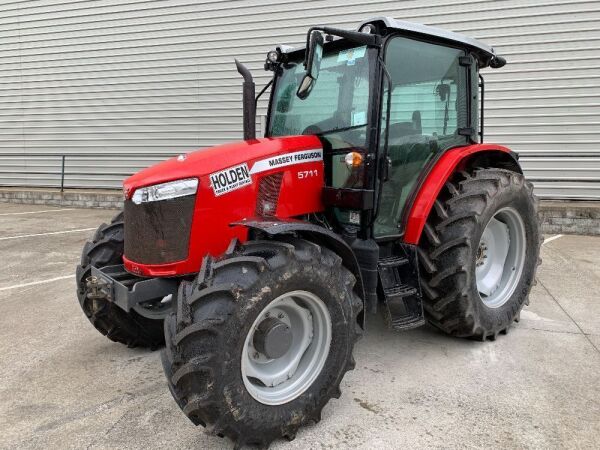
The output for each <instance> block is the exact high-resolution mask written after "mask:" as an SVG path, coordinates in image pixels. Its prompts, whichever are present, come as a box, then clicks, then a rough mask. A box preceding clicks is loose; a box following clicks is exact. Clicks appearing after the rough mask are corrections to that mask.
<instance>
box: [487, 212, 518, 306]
mask: <svg viewBox="0 0 600 450" xmlns="http://www.w3.org/2000/svg"><path fill="white" fill-rule="evenodd" d="M525 248H526V245H525V225H524V223H523V219H522V218H521V215H520V214H519V213H518V212H517V211H516V210H515V209H513V208H503V209H501V210H499V211H498V212H497V213H496V214H495V215H494V217H492V218H491V219H490V221H489V222H488V224H487V225H486V227H485V229H484V231H483V234H482V235H481V240H480V242H479V246H478V248H477V251H476V254H475V266H476V267H475V278H476V281H477V290H478V291H479V297H480V298H481V300H482V302H483V303H484V304H485V305H486V306H487V307H489V308H499V307H500V306H502V305H504V304H505V303H506V302H507V301H508V300H509V299H510V298H511V296H512V295H513V293H514V291H515V289H516V287H517V285H518V283H519V280H520V279H521V274H522V273H523V266H524V264H525Z"/></svg>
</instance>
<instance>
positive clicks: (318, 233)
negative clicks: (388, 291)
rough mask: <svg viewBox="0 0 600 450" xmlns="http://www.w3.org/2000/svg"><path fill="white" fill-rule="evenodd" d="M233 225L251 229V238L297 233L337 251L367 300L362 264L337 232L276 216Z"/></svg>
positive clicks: (362, 317) (233, 224) (363, 298)
mask: <svg viewBox="0 0 600 450" xmlns="http://www.w3.org/2000/svg"><path fill="white" fill-rule="evenodd" d="M231 225H232V226H242V227H246V228H248V229H249V231H250V235H249V238H250V239H251V238H252V237H253V236H252V235H253V234H256V233H265V234H267V235H269V236H277V235H282V234H292V233H294V234H296V235H297V236H300V237H302V238H305V239H306V240H309V241H311V242H314V243H316V244H319V245H321V246H322V247H326V248H328V249H330V250H331V251H333V252H335V253H336V254H337V255H338V256H339V257H340V258H342V263H343V264H344V266H345V267H346V268H347V269H348V270H350V272H351V273H352V274H353V275H354V277H355V278H356V285H355V286H354V290H355V292H356V293H357V294H358V296H359V297H360V298H361V300H362V301H363V306H364V302H365V288H364V285H363V279H362V275H361V271H360V266H359V264H358V260H357V259H356V255H355V254H354V252H353V251H352V248H351V247H350V246H349V245H348V244H347V243H346V241H344V240H343V239H342V238H341V237H340V236H339V235H337V234H336V233H334V232H332V231H330V230H328V229H326V228H323V227H321V226H319V225H315V224H312V223H309V222H305V221H302V220H297V219H276V218H273V219H271V218H268V219H267V218H265V219H263V218H260V217H257V218H251V219H244V220H243V221H240V222H235V223H232V224H231ZM364 316H365V314H364V309H363V313H362V314H361V315H360V316H359V317H361V322H362V323H361V324H360V325H361V326H362V327H363V328H364Z"/></svg>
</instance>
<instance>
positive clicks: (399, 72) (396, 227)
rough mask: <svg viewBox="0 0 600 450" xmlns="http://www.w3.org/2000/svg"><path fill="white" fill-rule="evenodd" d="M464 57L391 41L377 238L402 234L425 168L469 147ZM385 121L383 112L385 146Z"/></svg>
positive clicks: (460, 51)
mask: <svg viewBox="0 0 600 450" xmlns="http://www.w3.org/2000/svg"><path fill="white" fill-rule="evenodd" d="M464 56H466V52H465V50H464V49H460V48H454V47H447V46H442V45H439V44H434V43H430V42H425V41H421V40H416V39H411V38H407V37H403V36H396V37H392V38H391V39H390V41H388V43H387V45H386V50H385V62H386V66H387V69H388V71H389V73H390V77H391V80H392V95H391V107H390V120H389V136H388V152H387V157H388V160H387V170H385V171H384V172H385V179H383V180H381V182H383V186H382V191H381V196H380V199H379V209H378V215H377V218H376V220H375V224H374V234H375V237H376V238H382V237H385V236H396V235H398V234H399V233H400V232H401V230H400V226H401V225H400V220H401V217H402V213H403V209H404V206H405V204H406V201H407V198H408V197H409V195H410V193H411V191H412V190H413V189H414V188H415V185H416V184H417V179H418V178H419V175H420V174H421V172H422V171H423V169H424V167H425V166H426V164H427V163H428V162H429V161H430V160H431V159H432V158H434V157H435V156H436V155H438V154H439V153H440V152H443V151H445V150H446V149H449V148H451V147H456V146H459V145H465V144H467V143H468V140H469V137H468V136H467V135H466V133H465V130H466V129H468V128H467V127H468V124H469V122H470V121H469V99H468V93H469V92H470V89H469V86H468V82H469V81H468V80H469V76H468V70H469V69H468V68H467V67H465V66H464V65H461V57H464ZM386 98H387V92H384V94H383V99H386ZM384 103H385V100H384ZM383 109H384V112H385V107H384V108H383ZM386 122H387V121H386V117H385V113H384V114H383V117H382V122H381V133H382V134H381V139H380V141H381V142H382V143H383V142H384V139H383V136H384V133H385V127H386ZM382 147H383V144H382ZM382 150H383V149H382Z"/></svg>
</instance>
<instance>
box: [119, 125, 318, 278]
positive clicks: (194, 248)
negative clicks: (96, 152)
mask: <svg viewBox="0 0 600 450" xmlns="http://www.w3.org/2000/svg"><path fill="white" fill-rule="evenodd" d="M303 150H320V151H322V145H321V142H320V141H319V139H318V138H317V137H315V136H290V137H283V138H268V139H257V140H253V141H241V142H234V143H231V144H226V145H221V146H217V147H212V148H209V149H206V150H199V151H196V152H192V153H188V154H187V155H185V159H184V158H172V159H170V160H167V161H165V162H162V163H159V164H157V165H155V166H152V167H150V168H148V169H145V170H142V171H141V172H138V173H137V174H135V175H133V176H131V177H130V178H128V179H126V180H125V182H124V183H123V189H124V192H125V195H126V197H127V198H131V196H132V195H133V193H134V191H135V189H138V188H140V187H144V186H151V185H154V184H158V183H164V182H167V181H173V180H179V179H183V178H198V180H199V185H198V192H197V194H196V204H195V209H194V214H193V219H192V225H191V235H190V248H189V253H188V257H187V259H185V260H183V261H177V262H173V263H170V264H162V265H146V264H140V263H138V262H136V261H130V260H129V259H127V258H126V257H124V258H123V260H124V264H125V268H126V269H127V270H129V271H131V272H133V273H136V274H140V275H144V276H174V275H182V274H186V273H194V272H197V271H198V270H199V269H200V265H201V262H202V258H203V257H204V256H205V255H207V254H211V255H214V256H216V255H220V254H222V253H223V252H224V251H225V250H226V249H227V246H228V245H229V243H230V242H231V240H232V239H233V238H238V239H240V240H242V241H243V240H245V239H246V238H247V231H246V229H245V228H244V227H230V224H231V223H232V222H236V221H239V220H241V219H244V218H248V217H253V216H255V215H256V213H255V212H256V202H257V197H258V185H259V181H260V178H262V177H264V176H267V175H269V174H272V173H275V172H283V173H284V175H283V179H282V184H281V189H280V196H279V201H278V206H277V210H276V211H275V214H274V215H276V216H277V217H282V218H283V217H291V216H297V215H301V214H306V213H309V212H316V211H322V210H323V205H322V203H321V191H322V188H323V185H324V173H323V161H322V159H321V160H318V161H314V160H313V161H308V162H302V161H295V162H293V163H291V164H290V165H284V166H282V165H279V166H276V167H273V168H270V167H269V164H268V161H267V162H265V161H264V160H268V159H269V158H271V157H275V156H278V155H286V154H290V153H294V152H300V151H303ZM259 162H260V163H261V164H259V165H258V166H255V164H256V163H259ZM243 163H246V164H247V167H248V169H249V170H250V176H251V179H252V183H251V184H247V185H245V186H243V187H240V188H237V189H235V190H232V191H230V192H227V193H224V194H221V195H219V196H216V195H215V192H214V191H213V188H212V187H211V178H210V175H211V174H214V173H216V172H219V171H221V170H224V169H227V168H231V167H234V166H237V165H239V164H243ZM254 169H256V170H259V172H258V173H253V170H254ZM298 172H303V174H302V175H300V176H299V175H298ZM307 172H310V175H309V176H303V175H304V174H306V173H307ZM148 245H152V243H151V242H149V243H148Z"/></svg>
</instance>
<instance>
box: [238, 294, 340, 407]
mask: <svg viewBox="0 0 600 450" xmlns="http://www.w3.org/2000/svg"><path fill="white" fill-rule="evenodd" d="M268 320H276V321H277V322H279V324H281V323H283V324H285V326H287V327H288V330H289V332H290V333H291V340H290V344H289V348H288V349H287V350H286V351H285V352H284V354H283V355H281V356H279V355H278V356H279V357H276V358H272V357H269V356H268V354H264V353H263V352H262V351H259V348H260V349H261V350H263V351H265V350H264V349H262V347H261V346H258V345H257V338H259V337H260V336H259V335H258V334H259V333H261V330H262V329H263V328H264V324H265V323H266V322H265V321H268ZM331 329H332V327H331V317H330V315H329V310H328V309H327V307H326V306H325V303H323V301H322V300H321V299H320V298H319V297H317V296H316V295H314V294H312V293H311V292H307V291H292V292H289V293H286V294H284V295H281V296H279V297H277V298H276V299H275V300H273V301H272V302H271V303H269V305H267V307H266V308H265V309H263V310H262V312H261V313H260V314H259V316H258V317H257V318H256V320H255V321H254V323H253V324H252V327H251V328H250V331H249V333H248V335H247V336H246V340H245V342H244V348H243V351H242V361H241V362H242V364H241V367H242V379H243V380H244V385H245V386H246V389H247V390H248V392H249V393H250V395H251V396H252V397H254V399H255V400H257V401H259V402H261V403H263V404H266V405H281V404H284V403H288V402H290V401H292V400H294V399H295V398H297V397H298V396H300V395H301V394H302V393H303V392H305V391H306V390H307V389H308V388H309V387H310V386H311V385H312V383H313V382H314V381H315V379H316V378H317V376H318V375H319V374H320V373H321V370H322V369H323V366H324V365H325V361H326V360H327V356H328V355H329V348H330V345H331ZM257 347H258V348H257ZM267 353H268V352H267Z"/></svg>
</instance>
